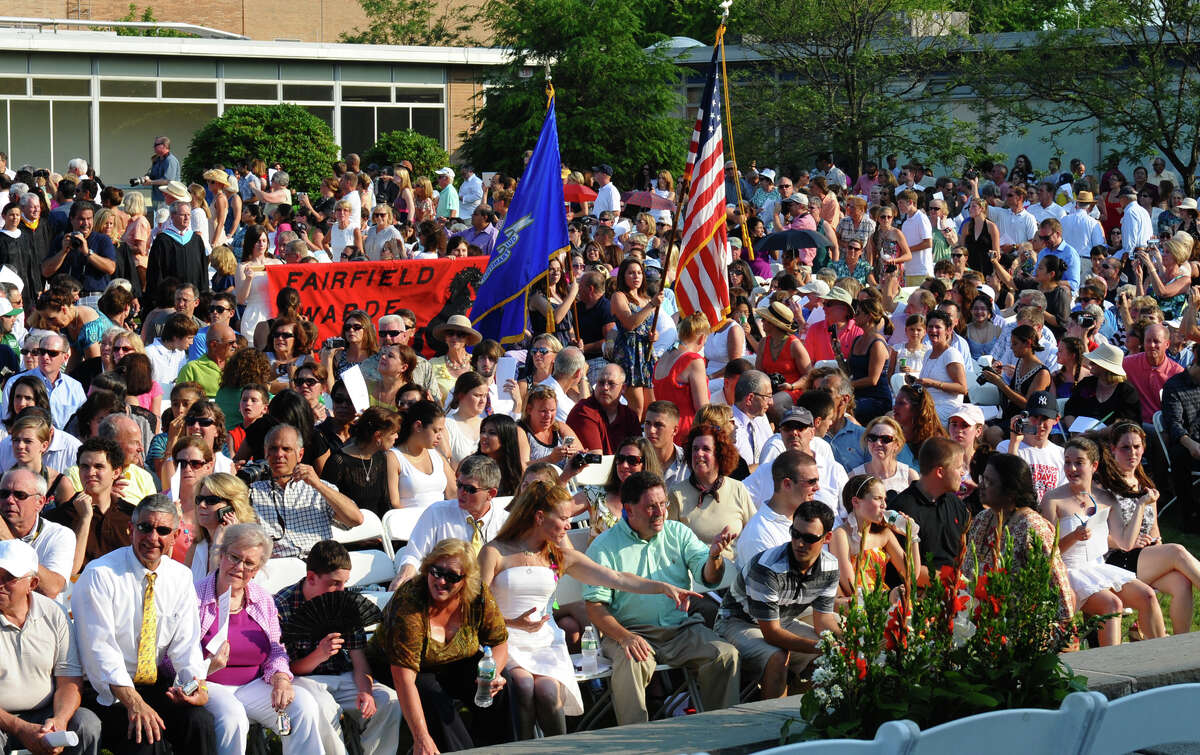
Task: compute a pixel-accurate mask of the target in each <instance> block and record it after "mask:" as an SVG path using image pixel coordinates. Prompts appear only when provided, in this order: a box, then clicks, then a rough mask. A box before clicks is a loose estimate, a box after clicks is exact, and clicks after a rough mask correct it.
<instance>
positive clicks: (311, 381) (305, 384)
mask: <svg viewBox="0 0 1200 755" xmlns="http://www.w3.org/2000/svg"><path fill="white" fill-rule="evenodd" d="M292 382H293V383H294V384H296V385H298V386H300V387H301V388H312V387H313V386H314V385H317V384H318V383H320V382H321V381H320V380H317V379H316V378H314V377H306V378H296V379H295V380H293V381H292Z"/></svg>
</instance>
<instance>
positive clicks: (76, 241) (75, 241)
mask: <svg viewBox="0 0 1200 755" xmlns="http://www.w3.org/2000/svg"><path fill="white" fill-rule="evenodd" d="M70 243H71V248H72V249H74V250H75V251H77V252H78V251H81V250H82V249H83V239H81V238H79V236H78V235H77V234H74V233H72V234H71V242H70Z"/></svg>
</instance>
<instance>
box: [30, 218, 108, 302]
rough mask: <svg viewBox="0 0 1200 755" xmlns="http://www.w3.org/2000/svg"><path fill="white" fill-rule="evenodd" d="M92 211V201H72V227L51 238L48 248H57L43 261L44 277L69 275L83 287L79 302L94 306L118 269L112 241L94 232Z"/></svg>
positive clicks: (69, 220) (70, 220) (70, 219)
mask: <svg viewBox="0 0 1200 755" xmlns="http://www.w3.org/2000/svg"><path fill="white" fill-rule="evenodd" d="M95 213H96V205H94V204H92V203H91V202H82V201H80V202H73V203H72V204H71V211H70V213H69V214H68V215H67V218H68V222H69V223H70V226H71V230H70V231H68V232H67V233H64V234H62V235H61V236H59V237H58V238H57V239H55V240H54V243H52V244H51V245H50V248H51V249H57V250H58V251H57V252H55V253H54V254H52V255H50V256H49V257H47V258H46V259H45V260H43V261H42V276H43V277H44V278H51V277H53V276H54V275H56V274H58V273H60V272H61V273H66V274H67V275H69V276H71V277H72V278H74V279H75V280H77V281H79V283H80V284H81V285H82V286H83V289H82V291H80V294H79V295H80V297H81V299H80V303H81V304H86V305H87V306H89V307H93V308H94V307H95V306H96V303H97V302H99V301H100V295H101V294H102V293H104V289H106V288H108V282H109V280H110V277H109V276H111V275H112V274H113V273H114V272H116V270H117V250H116V248H115V247H113V243H112V240H111V239H110V238H109V237H108V236H106V235H104V234H103V233H95V232H94V229H93V219H94V217H95Z"/></svg>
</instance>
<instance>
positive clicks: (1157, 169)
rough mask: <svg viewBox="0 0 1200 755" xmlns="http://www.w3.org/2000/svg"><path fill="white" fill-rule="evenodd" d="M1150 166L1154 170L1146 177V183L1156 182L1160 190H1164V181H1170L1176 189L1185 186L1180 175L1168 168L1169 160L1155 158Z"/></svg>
mask: <svg viewBox="0 0 1200 755" xmlns="http://www.w3.org/2000/svg"><path fill="white" fill-rule="evenodd" d="M1150 167H1151V168H1152V170H1151V171H1150V174H1149V175H1148V176H1147V177H1146V183H1151V184H1154V185H1155V186H1157V187H1158V189H1159V191H1160V192H1161V191H1162V185H1163V182H1164V181H1170V182H1171V185H1172V186H1174V187H1175V188H1176V189H1181V188H1183V185H1182V184H1180V183H1179V176H1177V175H1176V174H1175V172H1174V171H1170V170H1167V161H1166V160H1164V159H1163V158H1161V157H1156V158H1154V162H1152V163H1151V164H1150Z"/></svg>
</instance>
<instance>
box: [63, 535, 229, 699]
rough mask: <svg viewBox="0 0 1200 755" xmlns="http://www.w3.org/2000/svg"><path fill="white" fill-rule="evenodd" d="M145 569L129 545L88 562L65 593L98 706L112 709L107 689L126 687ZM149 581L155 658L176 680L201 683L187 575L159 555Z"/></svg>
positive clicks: (195, 612)
mask: <svg viewBox="0 0 1200 755" xmlns="http://www.w3.org/2000/svg"><path fill="white" fill-rule="evenodd" d="M148 573H149V570H148V569H146V567H145V566H143V565H142V563H141V562H140V561H138V560H137V557H136V556H134V555H133V548H132V546H127V547H125V548H119V549H117V550H115V551H112V552H111V553H108V554H105V555H103V556H101V557H100V558H98V559H96V560H95V561H92V562H91V563H90V564H88V565H87V568H85V569H84V570H83V574H82V575H80V577H79V581H78V582H76V583H75V588H74V589H73V590H72V592H71V612H72V614H73V615H74V617H75V627H76V631H77V632H78V633H79V657H80V661H82V663H83V670H84V673H85V674H86V675H87V678H88V681H90V682H91V684H92V687H93V688H95V690H96V699H97V702H99V703H100V704H101V705H112V704H113V700H114V697H113V694H112V689H111V688H112V687H132V686H133V675H134V674H135V673H136V672H137V660H138V640H139V637H140V635H141V631H142V596H143V595H144V594H145V591H146V574H148ZM156 573H157V574H158V577H157V579H156V580H155V582H154V606H155V611H156V614H157V617H158V635H157V638H156V643H155V658H156V659H157V660H158V662H159V664H160V665H161V664H162V661H163V660H164V657H165V658H166V659H167V660H170V661H171V665H172V666H174V667H175V671H176V673H177V674H178V675H179V677H180V679H181V680H184V681H189V680H191V679H204V678H205V677H206V676H207V675H208V663H206V662H205V660H204V656H203V655H202V654H201V652H200V605H199V602H198V601H197V599H196V590H195V589H194V588H193V587H192V572H191V570H190V569H188V567H186V566H184V565H183V564H181V563H179V562H177V561H172V560H171V559H170V558H168V557H166V556H164V557H163V559H162V561H160V562H159V565H158V569H157V570H156Z"/></svg>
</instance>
